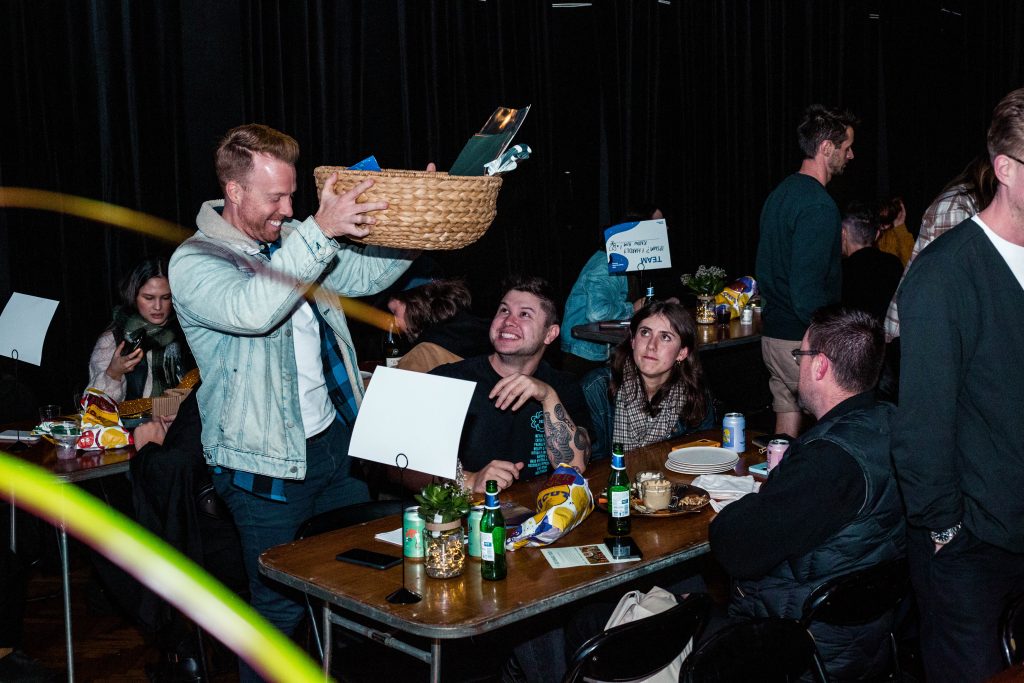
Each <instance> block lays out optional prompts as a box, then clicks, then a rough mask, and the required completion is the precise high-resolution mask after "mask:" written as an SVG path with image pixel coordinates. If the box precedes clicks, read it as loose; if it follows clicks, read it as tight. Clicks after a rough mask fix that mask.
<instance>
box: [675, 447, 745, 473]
mask: <svg viewBox="0 0 1024 683" xmlns="http://www.w3.org/2000/svg"><path fill="white" fill-rule="evenodd" d="M739 460H740V458H739V456H738V455H737V454H736V451H730V450H729V449H728V448H715V447H712V446H693V447H690V448H678V449H676V450H674V451H672V452H671V453H669V454H668V460H667V461H666V462H665V467H666V468H667V469H669V470H672V471H673V472H679V473H680V474H717V473H719V472H728V471H729V470H731V469H732V468H733V467H735V466H736V463H737V462H739Z"/></svg>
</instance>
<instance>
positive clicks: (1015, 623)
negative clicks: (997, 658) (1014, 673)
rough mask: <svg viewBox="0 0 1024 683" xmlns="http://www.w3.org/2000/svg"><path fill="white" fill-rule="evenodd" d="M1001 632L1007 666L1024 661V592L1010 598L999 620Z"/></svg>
mask: <svg viewBox="0 0 1024 683" xmlns="http://www.w3.org/2000/svg"><path fill="white" fill-rule="evenodd" d="M999 633H1001V634H1002V636H1003V661H1004V662H1005V663H1006V666H1012V665H1014V664H1020V663H1021V662H1024V594H1021V595H1018V596H1017V597H1016V598H1014V599H1013V600H1010V603H1009V604H1008V605H1007V606H1006V610H1005V611H1004V612H1003V616H1002V618H1000V620H999Z"/></svg>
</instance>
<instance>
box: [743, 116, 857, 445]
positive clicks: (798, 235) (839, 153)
mask: <svg viewBox="0 0 1024 683" xmlns="http://www.w3.org/2000/svg"><path fill="white" fill-rule="evenodd" d="M857 123H858V122H857V119H856V118H855V117H854V116H853V114H851V113H849V112H847V111H841V110H839V109H833V108H829V107H824V106H822V105H820V104H814V105H811V106H810V107H808V108H807V111H806V112H804V117H803V120H802V121H801V122H800V126H799V127H798V128H797V137H798V140H799V143H800V149H801V150H803V153H804V160H803V162H802V163H801V164H800V170H799V171H798V172H797V173H794V174H793V175H791V176H789V177H788V178H786V179H785V180H783V181H782V182H781V183H780V184H779V186H778V187H776V188H775V190H773V191H772V193H771V194H770V195H769V196H768V199H767V200H766V201H765V203H764V208H763V209H762V210H761V239H760V242H759V243H758V245H757V265H756V268H755V270H756V273H757V281H758V286H759V287H760V289H761V292H762V294H763V299H764V315H763V321H764V326H763V332H764V334H763V336H762V338H761V354H762V356H763V357H764V363H765V365H766V366H767V367H768V372H769V374H770V380H769V386H770V388H771V392H772V399H773V400H772V408H773V409H774V410H775V431H776V432H777V433H785V434H789V435H791V436H797V435H798V434H799V433H800V422H801V413H800V406H799V404H798V403H797V393H798V389H797V384H798V382H799V379H800V377H799V368H798V367H797V366H796V365H795V364H794V363H793V358H792V356H791V355H790V353H789V352H790V351H791V350H792V348H793V346H794V342H796V343H799V342H800V340H801V339H803V336H804V332H806V331H807V326H808V325H809V324H810V320H811V314H812V313H814V311H816V310H818V309H819V308H821V307H823V306H827V305H830V304H836V303H839V298H840V292H841V288H842V266H841V236H840V216H839V209H838V208H837V207H836V203H835V201H833V200H832V197H830V196H829V194H828V192H826V191H825V186H826V185H828V183H829V181H831V180H832V178H833V177H835V176H837V175H839V174H840V173H842V172H843V169H844V168H845V167H846V164H847V162H849V161H850V160H851V159H853V127H854V126H855V125H857Z"/></svg>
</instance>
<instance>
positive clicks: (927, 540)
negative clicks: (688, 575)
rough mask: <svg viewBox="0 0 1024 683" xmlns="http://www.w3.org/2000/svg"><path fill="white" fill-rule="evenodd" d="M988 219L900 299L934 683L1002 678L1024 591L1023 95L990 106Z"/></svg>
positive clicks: (911, 554) (925, 256)
mask: <svg viewBox="0 0 1024 683" xmlns="http://www.w3.org/2000/svg"><path fill="white" fill-rule="evenodd" d="M988 152H989V157H990V158H991V160H992V170H993V173H994V174H995V177H996V179H997V181H998V186H997V188H996V193H995V197H994V198H993V199H992V202H991V203H990V204H989V205H988V207H986V208H985V209H984V210H983V211H982V212H981V213H979V214H978V215H976V216H974V217H973V218H970V219H968V220H965V221H964V222H963V223H961V224H960V225H958V226H957V227H955V228H953V229H952V230H950V231H949V232H946V233H944V234H942V235H941V236H939V237H938V238H937V239H936V240H935V241H934V242H932V243H931V244H930V245H929V246H928V248H927V249H924V250H923V251H922V252H921V253H920V255H919V256H918V257H917V258H916V259H915V260H914V262H913V264H912V265H911V267H910V269H909V271H908V272H907V276H906V278H905V279H904V281H903V284H902V285H900V289H899V292H898V294H897V299H898V304H899V312H900V339H901V347H902V348H901V359H900V365H901V375H900V407H899V410H898V412H897V415H896V420H895V422H894V427H893V459H894V461H895V464H896V470H897V474H898V477H899V481H900V487H901V489H902V491H903V496H904V500H905V503H906V509H907V521H908V524H909V525H910V532H909V534H908V537H907V538H908V541H907V554H908V558H909V561H910V571H911V580H912V581H913V585H914V591H915V593H916V595H917V598H918V601H919V607H920V613H921V654H922V657H921V661H922V662H923V664H924V667H925V673H926V674H927V678H928V680H929V681H932V682H934V681H980V680H984V679H987V678H989V677H990V676H992V675H993V674H995V673H996V672H997V671H999V670H1000V669H1001V668H1002V661H1001V657H1000V644H999V628H998V624H999V617H1000V614H1001V613H1002V611H1003V609H1004V607H1005V605H1006V603H1007V601H1008V600H1009V599H1010V598H1011V597H1012V596H1014V595H1017V594H1019V593H1020V592H1021V591H1024V494H1022V491H1024V434H1022V431H1021V427H1022V426H1024V420H1022V419H1021V412H1020V410H1021V409H1020V406H1021V405H1024V363H1021V362H1020V360H1019V358H1018V355H1019V353H1020V349H1022V348H1024V88H1020V89H1018V90H1014V91H1013V92H1011V93H1010V94H1009V95H1007V96H1006V97H1005V98H1003V100H1002V101H1001V102H1000V103H999V104H998V105H997V106H996V109H995V111H994V113H993V118H992V124H991V126H990V127H989V131H988Z"/></svg>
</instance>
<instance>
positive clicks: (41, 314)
mask: <svg viewBox="0 0 1024 683" xmlns="http://www.w3.org/2000/svg"><path fill="white" fill-rule="evenodd" d="M58 303H60V302H58V301H54V300H53V299H41V298H39V297H38V296H31V295H29V294H21V293H19V292H15V293H14V294H12V295H11V300H10V301H8V302H7V306H5V307H4V312H3V313H0V356H7V357H8V358H14V353H13V352H14V351H17V352H18V353H17V356H18V360H23V361H25V362H26V363H32V365H39V364H40V363H41V362H42V361H43V341H44V340H45V339H46V330H47V329H49V327H50V321H51V320H53V313H54V311H56V310H57V304H58Z"/></svg>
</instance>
